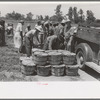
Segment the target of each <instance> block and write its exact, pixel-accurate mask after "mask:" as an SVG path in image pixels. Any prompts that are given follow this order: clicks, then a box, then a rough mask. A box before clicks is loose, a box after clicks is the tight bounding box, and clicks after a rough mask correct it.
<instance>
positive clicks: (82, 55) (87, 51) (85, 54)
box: [75, 43, 93, 69]
mask: <svg viewBox="0 0 100 100" xmlns="http://www.w3.org/2000/svg"><path fill="white" fill-rule="evenodd" d="M75 52H76V59H77V64H79V66H80V68H81V69H85V62H86V61H92V59H93V52H92V49H91V48H90V46H89V45H88V44H87V43H80V44H79V45H77V47H76V48H75Z"/></svg>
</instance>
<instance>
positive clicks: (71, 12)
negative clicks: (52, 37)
mask: <svg viewBox="0 0 100 100" xmlns="http://www.w3.org/2000/svg"><path fill="white" fill-rule="evenodd" d="M54 11H55V14H54V15H53V16H48V15H45V16H44V17H43V16H42V15H36V19H37V20H45V21H46V20H51V21H59V22H60V21H61V20H62V19H66V18H69V19H70V20H71V21H72V22H74V23H79V22H81V23H82V22H88V23H91V22H94V21H95V20H96V18H95V16H94V13H93V12H92V11H91V10H87V11H86V16H85V15H84V11H83V10H82V9H79V11H78V10H77V7H73V8H72V7H69V9H68V13H67V14H66V15H63V12H62V11H61V4H59V5H57V7H56V9H54ZM48 13H49V12H48ZM33 16H34V14H32V12H29V13H27V14H26V17H25V15H24V14H20V13H18V12H15V11H13V12H12V13H7V14H6V15H5V18H6V19H13V20H21V19H24V20H27V21H32V20H33Z"/></svg>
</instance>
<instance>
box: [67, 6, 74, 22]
mask: <svg viewBox="0 0 100 100" xmlns="http://www.w3.org/2000/svg"><path fill="white" fill-rule="evenodd" d="M67 15H68V18H69V19H70V20H71V21H72V20H73V18H72V17H73V8H72V7H70V8H69V10H68V14H67Z"/></svg>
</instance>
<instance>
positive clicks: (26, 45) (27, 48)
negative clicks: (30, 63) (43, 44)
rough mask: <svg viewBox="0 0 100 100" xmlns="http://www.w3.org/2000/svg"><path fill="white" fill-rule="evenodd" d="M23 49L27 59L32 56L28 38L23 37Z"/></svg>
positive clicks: (30, 43)
mask: <svg viewBox="0 0 100 100" xmlns="http://www.w3.org/2000/svg"><path fill="white" fill-rule="evenodd" d="M25 49H26V54H27V57H30V56H31V54H32V41H31V40H30V38H29V37H26V36H25Z"/></svg>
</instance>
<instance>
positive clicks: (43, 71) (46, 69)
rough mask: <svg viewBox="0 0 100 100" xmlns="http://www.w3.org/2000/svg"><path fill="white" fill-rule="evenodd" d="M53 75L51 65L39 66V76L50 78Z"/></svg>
mask: <svg viewBox="0 0 100 100" xmlns="http://www.w3.org/2000/svg"><path fill="white" fill-rule="evenodd" d="M50 74H51V65H46V66H39V65H38V66H37V75H39V76H49V75H50Z"/></svg>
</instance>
